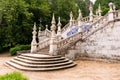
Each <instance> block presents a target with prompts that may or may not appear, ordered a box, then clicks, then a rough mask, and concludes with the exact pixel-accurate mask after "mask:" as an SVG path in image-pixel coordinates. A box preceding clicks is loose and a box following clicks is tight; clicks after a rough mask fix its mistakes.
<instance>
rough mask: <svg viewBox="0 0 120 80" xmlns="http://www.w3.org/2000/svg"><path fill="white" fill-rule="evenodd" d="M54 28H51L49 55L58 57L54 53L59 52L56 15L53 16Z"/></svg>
mask: <svg viewBox="0 0 120 80" xmlns="http://www.w3.org/2000/svg"><path fill="white" fill-rule="evenodd" d="M51 23H52V26H51V31H52V33H51V39H50V49H49V54H50V55H56V54H55V52H54V51H56V50H57V44H56V33H55V30H56V26H55V24H56V22H55V17H54V14H53V17H52V22H51Z"/></svg>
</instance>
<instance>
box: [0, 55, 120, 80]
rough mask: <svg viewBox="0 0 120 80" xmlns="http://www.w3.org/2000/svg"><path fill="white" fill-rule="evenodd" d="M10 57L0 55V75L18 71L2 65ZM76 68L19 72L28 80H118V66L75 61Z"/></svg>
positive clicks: (119, 79)
mask: <svg viewBox="0 0 120 80" xmlns="http://www.w3.org/2000/svg"><path fill="white" fill-rule="evenodd" d="M11 58H13V57H11V56H9V55H6V54H2V55H1V54H0V75H1V74H5V73H8V72H13V71H19V70H16V69H11V68H10V67H7V66H5V65H4V63H5V62H6V61H7V60H10V59H11ZM76 63H77V64H78V65H77V66H76V67H73V68H69V69H64V70H57V71H48V72H27V71H19V72H21V73H23V74H24V75H26V76H27V77H28V78H29V80H120V64H116V63H104V62H95V61H76Z"/></svg>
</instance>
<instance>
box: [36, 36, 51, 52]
mask: <svg viewBox="0 0 120 80" xmlns="http://www.w3.org/2000/svg"><path fill="white" fill-rule="evenodd" d="M49 45H50V38H47V39H45V40H44V41H41V42H39V43H38V50H40V49H43V48H45V47H48V46H49Z"/></svg>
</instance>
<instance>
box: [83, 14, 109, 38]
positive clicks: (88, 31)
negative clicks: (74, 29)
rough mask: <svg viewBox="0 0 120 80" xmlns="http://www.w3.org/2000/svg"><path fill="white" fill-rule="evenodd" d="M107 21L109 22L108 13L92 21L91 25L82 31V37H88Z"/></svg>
mask: <svg viewBox="0 0 120 80" xmlns="http://www.w3.org/2000/svg"><path fill="white" fill-rule="evenodd" d="M107 22H108V13H107V14H106V15H105V16H103V17H101V18H99V19H98V20H97V21H96V22H94V23H92V24H91V25H90V26H89V27H87V28H86V29H85V30H84V31H83V32H82V39H85V38H87V37H88V36H89V34H91V33H92V32H95V31H96V30H97V29H99V28H100V27H102V26H104V25H105V24H106V23H107Z"/></svg>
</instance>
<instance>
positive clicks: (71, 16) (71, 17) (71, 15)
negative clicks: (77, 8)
mask: <svg viewBox="0 0 120 80" xmlns="http://www.w3.org/2000/svg"><path fill="white" fill-rule="evenodd" d="M72 19H73V13H72V11H71V12H70V20H72Z"/></svg>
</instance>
